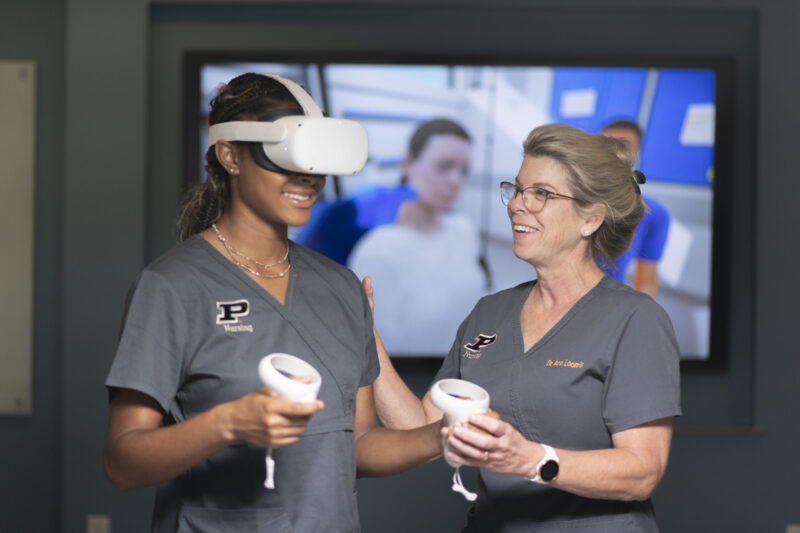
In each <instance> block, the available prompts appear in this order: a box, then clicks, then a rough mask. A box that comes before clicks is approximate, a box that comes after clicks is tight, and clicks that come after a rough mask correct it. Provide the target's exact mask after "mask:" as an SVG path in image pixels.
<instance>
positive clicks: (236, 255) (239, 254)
mask: <svg viewBox="0 0 800 533" xmlns="http://www.w3.org/2000/svg"><path fill="white" fill-rule="evenodd" d="M211 227H212V228H213V229H214V233H216V234H217V238H218V239H219V241H220V242H221V243H222V245H223V246H224V247H225V249H226V250H228V254H230V256H231V260H232V261H233V262H234V263H236V266H238V267H239V268H241V269H242V270H244V271H245V272H249V273H250V274H252V275H254V276H256V277H258V278H266V279H275V278H282V277H284V276H285V275H286V274H288V273H289V269H290V268H292V264H291V263H289V264H287V265H286V268H285V269H284V270H283V271H282V272H279V273H277V274H265V273H264V272H263V270H266V269H268V268H272V267H276V266H278V265H282V264H283V263H286V261H287V260H288V259H289V244H288V243H287V244H286V253H285V254H283V259H281V260H280V261H278V262H276V263H272V264H264V263H262V262H260V261H256V260H255V259H253V258H252V257H247V256H246V255H244V254H243V253H242V252H238V251H236V250H234V249H233V247H232V246H231V245H230V244H228V240H227V239H226V238H225V237H223V236H222V233H220V232H219V229H217V225H216V224H211ZM239 258H241V259H244V260H245V261H249V262H250V263H253V264H254V265H256V266H257V267H259V268H260V269H261V270H256V269H255V268H253V267H251V266H250V265H248V264H247V263H243V262H242V261H240V260H239Z"/></svg>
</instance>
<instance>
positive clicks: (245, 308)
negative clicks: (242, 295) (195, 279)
mask: <svg viewBox="0 0 800 533" xmlns="http://www.w3.org/2000/svg"><path fill="white" fill-rule="evenodd" d="M217 309H219V314H218V315H217V324H236V323H237V322H239V318H240V317H243V316H247V315H249V314H250V302H248V301H247V300H234V301H232V302H217Z"/></svg>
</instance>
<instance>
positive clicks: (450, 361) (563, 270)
mask: <svg viewBox="0 0 800 533" xmlns="http://www.w3.org/2000/svg"><path fill="white" fill-rule="evenodd" d="M523 146H524V153H525V156H524V158H523V161H522V166H521V168H520V170H519V173H518V174H517V177H516V179H515V180H514V183H511V182H504V183H502V184H501V186H500V191H501V198H502V200H503V202H504V203H505V204H506V206H507V210H508V217H509V219H510V223H511V232H512V235H513V247H514V254H515V255H516V256H517V257H519V258H520V259H522V260H523V261H526V262H527V263H529V264H530V265H531V266H532V267H533V268H534V269H535V270H536V279H535V280H533V281H530V282H527V283H523V284H521V285H518V286H517V287H514V288H511V289H507V290H504V291H501V292H498V293H496V294H493V295H491V296H487V297H485V298H483V299H482V300H481V301H480V302H478V304H477V305H476V306H475V308H474V309H473V310H472V312H471V313H470V314H469V316H468V317H467V318H466V319H465V320H464V322H463V323H462V324H461V327H460V328H459V329H458V333H457V335H456V340H455V342H454V343H453V348H452V349H451V350H450V353H449V355H448V356H447V357H446V359H445V361H444V364H443V365H442V367H441V369H440V370H439V372H438V374H437V375H436V380H439V379H442V378H461V379H465V380H468V381H472V382H474V383H477V384H478V385H480V386H482V387H484V388H485V389H486V390H487V391H488V392H489V394H490V396H491V408H492V409H493V410H494V411H496V412H497V413H499V415H500V418H501V419H500V420H498V419H495V418H492V417H490V416H486V415H473V416H472V417H471V418H470V425H471V427H470V426H461V427H456V429H455V430H453V431H452V433H450V434H448V433H446V431H447V430H444V431H445V435H446V438H447V443H448V445H449V447H450V449H451V450H452V451H450V452H449V453H448V459H450V460H451V461H454V462H456V463H460V464H463V465H469V466H475V467H479V468H480V473H479V483H478V499H477V501H476V502H475V505H474V507H473V508H472V509H471V511H470V513H469V515H468V523H467V526H466V527H465V528H464V530H463V531H466V532H477V531H504V532H522V531H526V532H527V531H567V530H568V531H592V532H598V531H608V532H612V531H613V532H617V533H618V532H627V531H636V532H643V531H647V532H649V531H657V530H658V527H657V524H656V521H655V515H654V512H653V506H652V504H651V501H650V496H651V494H652V493H653V490H654V489H655V488H656V486H657V485H658V484H659V482H660V480H661V478H662V476H663V474H664V471H665V468H666V465H667V458H668V455H669V448H670V441H671V439H672V429H673V419H674V417H675V416H678V415H680V412H681V409H680V383H679V371H678V366H679V353H678V347H677V343H676V341H675V336H674V333H673V330H672V325H671V323H670V320H669V318H668V316H667V314H666V313H665V312H664V310H663V309H662V308H661V307H659V305H658V304H656V303H655V302H654V301H653V300H652V299H651V298H650V297H648V296H647V295H645V294H643V293H640V292H637V291H635V290H633V289H631V288H630V287H627V286H625V285H623V284H622V283H619V282H618V281H616V280H614V279H612V278H610V277H609V276H607V275H606V274H605V273H603V271H602V270H601V269H600V268H599V265H602V264H606V263H611V262H613V261H614V258H616V257H618V256H619V255H621V254H622V253H623V252H624V251H625V249H626V248H627V246H628V245H629V243H630V241H631V238H632V236H633V232H634V230H635V229H636V225H637V224H638V222H639V220H640V219H641V218H642V214H643V212H644V209H645V206H644V204H643V202H642V199H641V194H640V191H639V183H643V182H644V176H643V175H641V173H639V172H638V171H634V170H632V165H633V163H634V160H633V155H632V154H631V153H630V152H629V151H628V149H627V148H626V146H625V145H624V144H623V143H621V142H620V141H617V140H616V139H611V138H606V137H601V136H596V135H590V134H588V133H585V132H583V131H580V130H577V129H574V128H571V127H568V126H564V125H547V126H541V127H539V128H536V129H535V130H533V131H532V132H531V133H530V134H529V135H528V138H527V139H526V140H525V143H524V145H523ZM365 286H367V287H368V284H365ZM376 312H377V313H379V312H380V309H378V310H376ZM381 357H382V358H383V365H382V366H383V369H382V372H381V377H380V378H379V380H378V382H376V393H377V399H378V405H379V406H380V407H379V409H380V414H381V415H382V417H383V419H384V420H385V422H386V423H388V424H389V425H397V426H402V425H406V426H413V425H421V424H423V423H425V422H426V421H428V420H434V419H436V418H437V417H439V416H441V412H439V411H438V410H437V409H436V408H435V407H434V406H433V405H432V403H431V401H430V397H429V396H428V395H426V396H425V398H423V400H422V401H421V402H420V401H419V400H417V399H416V398H415V397H413V395H412V394H410V393H409V392H408V391H407V389H405V388H404V386H403V384H402V381H401V380H400V379H399V377H397V374H396V373H393V371H392V370H393V369H392V368H391V364H390V363H389V362H388V361H387V359H386V357H385V354H381ZM390 400H393V401H390ZM473 428H478V429H479V430H481V432H477V431H473Z"/></svg>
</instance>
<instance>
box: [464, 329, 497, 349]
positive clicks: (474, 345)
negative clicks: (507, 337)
mask: <svg viewBox="0 0 800 533" xmlns="http://www.w3.org/2000/svg"><path fill="white" fill-rule="evenodd" d="M496 340H497V333H495V334H494V335H484V334H483V333H481V334H480V335H478V336H477V337H475V339H474V340H473V341H472V342H471V343H469V344H465V345H464V347H465V348H466V349H467V350H472V351H473V352H479V351H481V350H482V349H483V348H484V347H485V346H489V345H490V344H492V343H493V342H494V341H496Z"/></svg>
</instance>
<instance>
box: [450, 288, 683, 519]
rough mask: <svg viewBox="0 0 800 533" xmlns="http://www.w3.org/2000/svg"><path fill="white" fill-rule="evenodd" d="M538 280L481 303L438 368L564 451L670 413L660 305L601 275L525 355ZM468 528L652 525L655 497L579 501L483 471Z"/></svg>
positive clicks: (671, 389)
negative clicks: (525, 326)
mask: <svg viewBox="0 0 800 533" xmlns="http://www.w3.org/2000/svg"><path fill="white" fill-rule="evenodd" d="M534 284H535V281H533V282H528V283H523V284H521V285H518V286H517V287H514V288H511V289H507V290H504V291H501V292H499V293H496V294H493V295H491V296H487V297H485V298H483V299H482V300H480V301H479V302H478V304H477V305H476V306H475V308H474V309H473V311H472V313H470V315H469V316H468V317H467V318H466V319H465V320H464V322H463V323H462V324H461V326H460V328H459V330H458V335H457V337H456V340H455V342H454V343H453V347H452V348H451V350H450V353H449V354H448V356H447V357H446V359H445V361H444V364H443V365H442V367H441V369H440V370H439V372H438V374H437V375H436V380H438V379H443V378H461V379H465V380H468V381H472V382H474V383H477V384H478V385H480V386H482V387H484V388H485V389H486V390H487V391H488V392H489V395H490V398H491V409H493V410H494V411H497V412H498V413H499V414H500V416H501V418H502V419H503V420H505V421H506V422H509V423H510V424H512V425H513V426H514V427H515V428H516V429H517V430H518V431H519V432H520V433H521V434H522V435H523V436H524V437H525V438H526V439H528V440H531V441H534V442H541V443H544V444H549V445H551V446H553V447H555V448H562V449H567V450H595V449H605V448H611V447H613V443H612V440H611V436H612V435H613V434H614V433H617V432H619V431H622V430H625V429H629V428H632V427H634V426H637V425H640V424H643V423H645V422H650V421H653V420H658V419H661V418H667V417H673V416H678V415H680V413H681V408H680V376H679V359H680V355H679V350H678V346H677V341H676V340H675V335H674V332H673V329H672V324H671V322H670V320H669V317H668V316H667V314H666V312H665V311H664V310H663V309H662V308H661V307H660V306H659V305H658V304H657V303H656V302H654V301H653V300H652V299H651V298H650V297H648V296H646V295H644V294H642V293H639V292H637V291H634V290H633V289H631V288H630V287H628V286H626V285H623V284H621V283H619V282H618V281H616V280H614V279H612V278H610V277H608V276H606V277H604V278H603V279H602V280H601V281H600V282H599V283H598V284H597V285H596V286H595V287H593V288H592V289H591V290H590V291H589V292H588V293H587V294H586V295H584V296H583V298H581V299H580V300H579V301H578V302H577V303H576V304H575V305H574V306H573V307H572V308H571V309H570V310H569V311H568V312H567V314H566V315H565V316H564V317H563V318H562V319H561V320H560V321H559V322H558V323H557V324H556V325H555V326H553V328H552V329H551V330H550V331H548V332H547V334H545V336H544V337H543V338H542V339H541V340H540V341H539V342H537V343H536V344H535V345H534V346H533V347H531V348H530V349H529V350H528V351H527V352H524V351H523V349H524V348H523V340H522V328H521V324H520V313H521V311H522V305H523V303H524V302H525V300H526V298H527V297H528V295H529V294H530V291H531V289H532V287H533V285H534ZM464 531H469V532H473V531H475V532H477V531H492V532H523V531H524V532H530V531H537V532H538V531H542V532H549V531H592V532H615V533H619V532H628V531H631V532H632V531H636V532H645V531H647V532H650V531H658V527H657V525H656V522H655V517H654V514H653V508H652V504H651V502H650V501H649V500H648V501H645V502H622V501H607V500H596V499H590V498H584V497H580V496H576V495H574V494H570V493H567V492H564V491H561V490H558V489H555V488H552V487H548V486H546V485H541V484H537V483H533V482H531V481H528V480H527V479H525V478H523V477H520V476H514V475H507V474H497V473H495V472H492V471H490V470H487V469H483V468H482V469H480V473H479V479H478V499H477V501H476V502H475V506H474V507H473V508H472V509H471V510H470V512H469V514H468V525H467V527H466V529H465V530H464Z"/></svg>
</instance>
